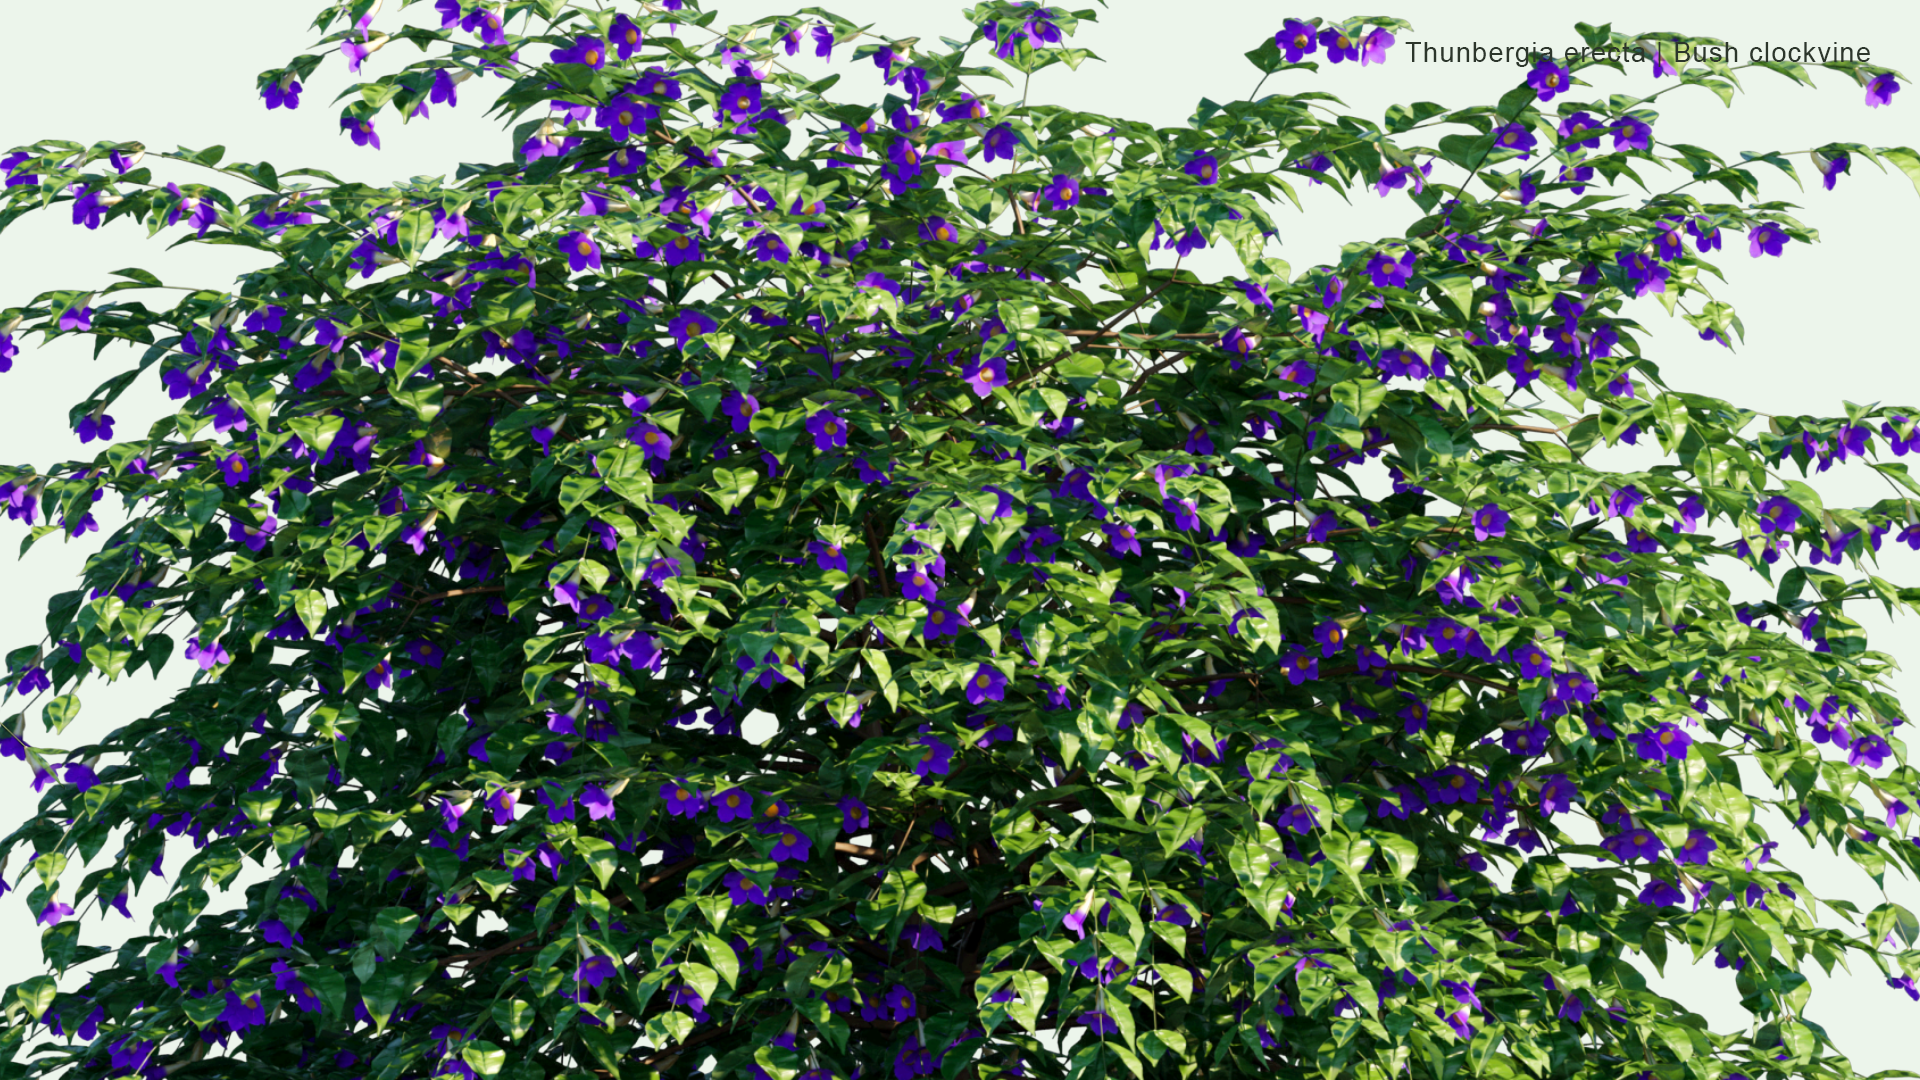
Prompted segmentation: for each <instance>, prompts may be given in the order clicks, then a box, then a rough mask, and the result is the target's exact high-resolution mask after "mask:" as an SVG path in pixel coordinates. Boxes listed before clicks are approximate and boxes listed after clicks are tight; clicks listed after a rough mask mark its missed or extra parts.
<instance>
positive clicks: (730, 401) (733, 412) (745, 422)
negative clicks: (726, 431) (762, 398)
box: [720, 390, 760, 434]
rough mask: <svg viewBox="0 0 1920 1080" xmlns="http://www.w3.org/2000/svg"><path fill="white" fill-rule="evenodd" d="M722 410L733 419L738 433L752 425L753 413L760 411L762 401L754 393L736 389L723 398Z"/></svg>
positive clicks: (734, 428) (735, 430) (734, 427)
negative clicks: (744, 392)
mask: <svg viewBox="0 0 1920 1080" xmlns="http://www.w3.org/2000/svg"><path fill="white" fill-rule="evenodd" d="M720 411H721V412H722V413H724V414H726V416H727V419H729V420H731V421H733V430H734V432H735V433H736V434H738V433H740V432H743V431H746V430H747V428H749V427H750V426H752V424H753V414H754V413H757V412H759V411H760V402H759V400H758V399H756V398H755V397H754V396H753V395H752V394H743V393H741V392H740V391H738V390H736V391H734V392H733V393H731V394H728V395H727V396H726V397H725V398H724V399H722V401H721V402H720Z"/></svg>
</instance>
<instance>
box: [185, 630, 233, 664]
mask: <svg viewBox="0 0 1920 1080" xmlns="http://www.w3.org/2000/svg"><path fill="white" fill-rule="evenodd" d="M186 657H187V659H189V660H192V661H193V662H194V663H196V664H199V665H200V670H201V671H212V670H213V669H214V668H216V667H219V666H220V665H221V664H230V663H232V662H233V657H232V656H231V655H230V654H228V652H227V649H226V646H224V645H222V644H220V643H219V642H218V641H216V642H214V643H213V644H211V645H206V646H202V645H201V644H200V639H199V638H198V637H190V638H188V639H187V651H186Z"/></svg>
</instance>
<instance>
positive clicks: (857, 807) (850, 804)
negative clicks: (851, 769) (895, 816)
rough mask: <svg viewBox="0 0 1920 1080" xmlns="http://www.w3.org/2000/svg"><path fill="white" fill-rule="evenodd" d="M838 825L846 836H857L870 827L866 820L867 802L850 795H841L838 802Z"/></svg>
mask: <svg viewBox="0 0 1920 1080" xmlns="http://www.w3.org/2000/svg"><path fill="white" fill-rule="evenodd" d="M838 805H839V808H840V827H841V829H842V830H844V831H845V832H846V834H847V835H848V836H858V835H860V834H861V833H863V832H866V831H867V829H868V828H869V827H870V826H869V823H868V820H867V804H866V803H863V802H861V801H860V800H859V799H856V798H854V797H853V796H851V795H843V796H841V798H840V802H839V804H838Z"/></svg>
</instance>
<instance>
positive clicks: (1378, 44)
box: [1360, 27, 1395, 67]
mask: <svg viewBox="0 0 1920 1080" xmlns="http://www.w3.org/2000/svg"><path fill="white" fill-rule="evenodd" d="M1394 40H1395V39H1394V36H1393V35H1392V34H1389V33H1388V32H1387V31H1386V28H1385V27H1375V28H1374V30H1373V32H1372V33H1370V34H1368V35H1367V36H1366V37H1365V38H1362V39H1361V41H1360V66H1361V67H1366V66H1367V65H1368V64H1384V63H1386V62H1387V50H1388V49H1391V48H1393V43H1394Z"/></svg>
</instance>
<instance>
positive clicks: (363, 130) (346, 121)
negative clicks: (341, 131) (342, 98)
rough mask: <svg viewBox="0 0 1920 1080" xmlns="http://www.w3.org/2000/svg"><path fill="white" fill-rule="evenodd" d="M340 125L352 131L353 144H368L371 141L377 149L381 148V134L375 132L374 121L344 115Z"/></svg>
mask: <svg viewBox="0 0 1920 1080" xmlns="http://www.w3.org/2000/svg"><path fill="white" fill-rule="evenodd" d="M340 126H341V127H343V128H346V129H347V131H349V132H350V133H352V135H353V145H355V146H366V145H368V144H369V143H371V144H372V145H373V148H374V149H375V150H378V149H380V136H379V135H376V134H375V133H374V130H373V121H371V120H357V119H354V118H353V117H348V116H343V117H341V118H340Z"/></svg>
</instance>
